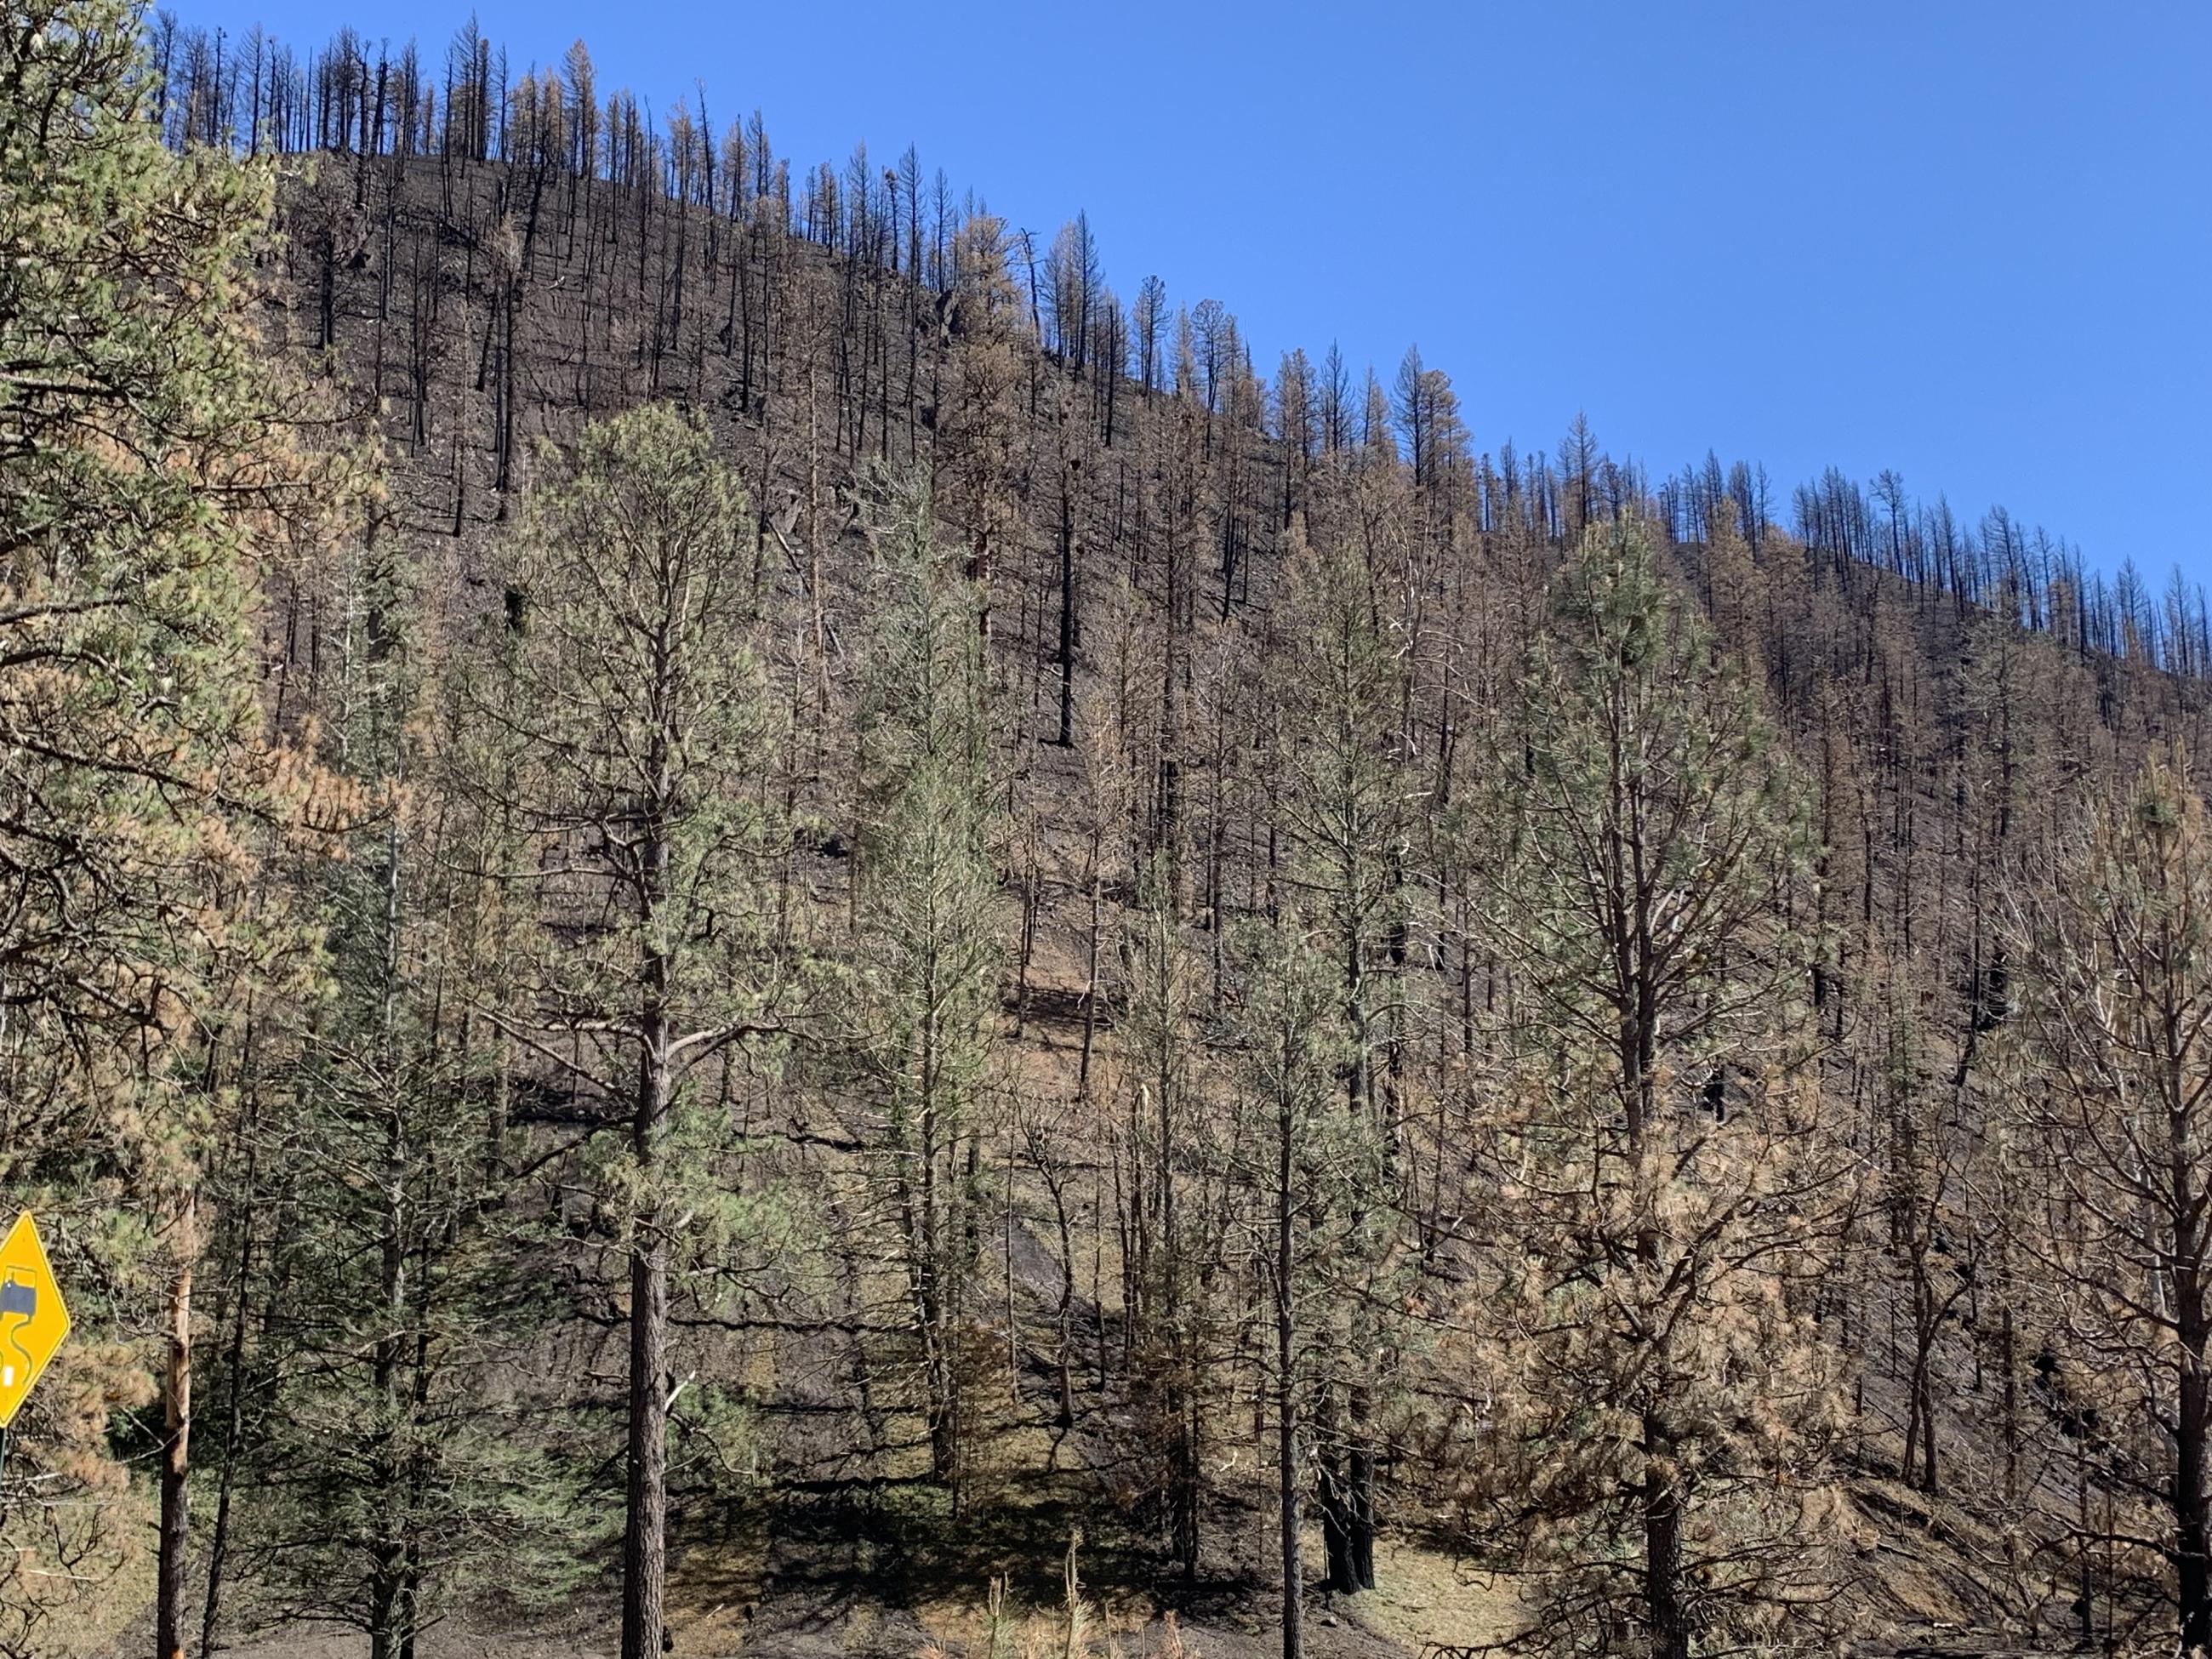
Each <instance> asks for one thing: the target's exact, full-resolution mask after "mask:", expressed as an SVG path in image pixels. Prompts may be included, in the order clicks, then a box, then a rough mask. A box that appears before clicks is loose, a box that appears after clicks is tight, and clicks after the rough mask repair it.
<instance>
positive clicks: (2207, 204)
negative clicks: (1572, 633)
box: [177, 0, 2212, 580]
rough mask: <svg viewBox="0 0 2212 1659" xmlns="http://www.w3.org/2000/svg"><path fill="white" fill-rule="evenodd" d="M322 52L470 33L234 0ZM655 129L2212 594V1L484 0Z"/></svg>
mask: <svg viewBox="0 0 2212 1659" xmlns="http://www.w3.org/2000/svg"><path fill="white" fill-rule="evenodd" d="M177 9H178V10H179V13H180V15H182V16H183V17H184V18H185V20H186V21H192V22H197V23H201V24H204V25H209V26H221V27H225V28H227V29H228V30H229V31H231V32H232V33H242V32H243V31H244V30H245V29H246V27H250V26H251V25H252V23H254V22H256V21H258V22H261V23H262V24H264V26H265V27H269V28H270V29H271V30H272V31H274V32H276V33H280V34H282V35H283V36H285V37H286V38H287V39H288V40H291V41H292V42H293V43H294V44H295V46H304V45H307V44H310V43H317V44H319V42H320V41H321V40H323V39H324V38H325V36H326V35H327V34H328V33H330V32H331V30H332V29H334V28H335V27H337V25H338V24H340V23H343V22H351V23H353V24H354V26H355V27H357V28H359V29H361V30H362V33H364V34H366V35H368V37H369V38H370V39H371V40H376V39H379V38H386V39H389V40H392V42H394V44H397V43H398V42H399V41H401V40H404V39H405V38H407V37H408V36H409V35H410V34H412V35H414V36H416V38H417V39H419V40H421V41H422V43H423V44H424V45H425V46H436V45H439V44H441V43H442V42H443V40H445V39H446V37H447V35H448V34H449V33H451V32H452V30H453V27H455V26H456V25H457V24H458V23H459V22H461V21H465V17H466V8H465V5H464V6H457V7H452V8H448V7H446V6H441V5H433V4H428V3H425V0H343V3H339V0H328V3H325V0H267V3H256V0H214V3H183V4H180V5H179V6H178V8H177ZM477 15H478V18H479V20H480V21H481V22H482V24H483V27H484V28H485V30H486V32H487V33H489V34H490V35H491V36H493V38H494V39H495V40H500V41H502V42H504V43H505V45H506V46H507V50H508V54H509V61H510V65H511V67H512V68H513V69H514V70H518V71H519V70H520V69H522V68H523V67H524V66H525V65H526V64H529V63H531V62H532V61H537V62H541V63H543V62H554V61H557V60H558V58H559V57H560V55H561V53H562V52H563V51H564V50H565V49H566V47H567V46H568V43H569V42H570V41H571V40H574V39H576V38H578V37H582V38H583V39H584V40H586V41H587V42H588V44H589V45H590V46H591V49H592V55H593V57H594V58H595V59H596V61H597V62H598V64H599V70H600V76H601V81H602V85H603V86H611V85H613V84H616V83H627V84H629V86H630V87H632V88H634V89H635V90H636V91H637V92H638V93H639V94H641V95H644V96H647V97H649V98H650V99H651V100H652V101H653V106H654V107H655V108H656V109H660V108H665V107H666V106H668V105H669V104H671V102H672V101H673V100H675V99H677V98H678V97H679V96H684V95H686V94H690V92H691V90H692V88H693V86H694V83H695V82H698V81H702V80H703V81H704V82H705V85H706V89H707V94H708V103H709V108H710V111H711V112H712V113H713V114H714V118H716V120H717V121H718V122H720V121H725V120H726V119H728V118H730V117H731V116H732V115H733V114H737V113H739V112H749V111H750V110H751V109H752V108H754V107H755V106H758V107H759V108H761V109H762V110H763V112H765V114H766V117H767V120H768V123H769V132H770V135H771V137H773V138H774V139H775V143H776V145H777V148H778V149H779V150H780V151H781V152H782V153H783V154H785V155H789V156H791V157H793V159H794V161H798V162H801V163H808V162H811V161H816V160H818V159H822V158H824V157H827V158H830V159H834V160H839V161H842V159H843V157H844V156H845V155H847V154H848V152H849V151H850V149H851V148H852V145H853V143H854V141H855V140H859V139H865V140H866V142H867V143H868V146H869V149H870V153H871V155H872V156H874V157H875V158H876V159H878V161H890V160H892V159H894V158H895V157H896V155H897V153H898V151H899V150H900V149H902V148H903V147H904V146H905V145H906V144H907V143H908V142H909V141H911V142H913V143H915V144H916V145H918V146H919V148H920V150H921V156H922V160H923V163H924V165H925V167H944V168H945V169H946V171H947V172H948V173H950V174H951V177H952V179H953V181H954V183H955V185H957V186H964V187H973V188H974V189H975V190H976V191H978V192H979V193H981V195H983V196H985V197H987V198H988V200H989V203H990V204H991V206H992V208H993V209H994V210H995V211H997V212H999V213H1000V214H1001V215H1002V216H1006V218H1008V219H1009V220H1011V221H1012V222H1014V223H1015V224H1017V225H1021V226H1025V227H1028V228H1032V229H1035V230H1037V231H1039V232H1040V233H1042V234H1049V233H1050V232H1051V230H1052V229H1053V228H1054V227H1055V226H1056V225H1057V224H1058V223H1059V222H1060V221H1061V220H1063V219H1065V218H1067V217H1069V216H1073V213H1074V212H1075V210H1077V209H1078V208H1081V209H1084V210H1086V211H1087V212H1088V213H1089V215H1090V217H1091V226H1092V228H1093V230H1094V231H1095V232H1096V233H1097V235H1098V237H1099V240H1100V244H1101V246H1102V249H1103V253H1104V256H1105V263H1106V267H1107V271H1108V275H1109V278H1110V279H1111V280H1112V281H1113V283H1115V286H1116V287H1117V288H1118V289H1120V290H1121V292H1122V294H1123V295H1124V296H1125V297H1126V296H1127V295H1129V294H1131V293H1133V291H1134V289H1135V287H1136V285H1137V283H1138V282H1139V280H1140V279H1141V278H1142V277H1143V276H1145V275H1146V273H1148V272H1155V271H1156V272H1158V274H1159V275H1160V276H1162V277H1163V278H1164V280H1165V281H1166V282H1167V283H1168V287H1169V292H1170V296H1171V297H1172V298H1173V299H1175V300H1176V301H1181V302H1183V303H1186V304H1194V303H1195V302H1196V301H1199V300H1200V299H1201V298H1205V297H1207V296H1212V297H1214V298H1217V299H1219V300H1220V301H1223V302H1224V303H1225V304H1226V305H1227V306H1228V307H1230V309H1231V311H1233V312H1235V313H1237V316H1238V317H1239V319H1241V321H1242V322H1243V326H1244V329H1245V331H1246V334H1247V337H1248V338H1249V339H1250V340H1251V341H1252V343H1253V345H1254V349H1255V356H1256V358H1257V360H1258V362H1259V366H1260V368H1261V372H1262V373H1263V374H1272V371H1273V363H1274V359H1275V357H1276V356H1277V354H1278V353H1279V352H1280V351H1281V350H1282V349H1285V348H1287V347H1289V346H1291V345H1297V344H1303V345H1304V346H1306V347H1307V348H1308V349H1310V350H1311V351H1313V352H1314V353H1315V354H1316V356H1317V355H1318V354H1319V353H1320V352H1321V351H1322V350H1323V349H1326V348H1327V346H1328V343H1329V342H1330V341H1331V340H1332V339H1334V340H1337V341H1339V342H1340V343H1341V345H1342V347H1343V349H1344V351H1345V353H1346V356H1347V357H1348V358H1350V359H1351V360H1352V362H1354V363H1355V365H1356V364H1358V363H1362V362H1367V361H1372V362H1375V363H1376V365H1377V367H1378V368H1381V369H1382V370H1383V373H1384V374H1385V375H1386V378H1387V376H1388V374H1389V372H1390V371H1391V370H1392V369H1393V368H1395V365H1396V363H1397V361H1398V359H1399V357H1400V356H1401V354H1402V353H1403V352H1404V350H1405V349H1406V347H1407V345H1408V344H1409V343H1419V346H1420V349H1421V352H1422V355H1423V356H1424V358H1425V360H1426V362H1428V363H1429V364H1430V366H1431V367H1433V368H1443V369H1444V370H1445V371H1446V372H1448V373H1449V374H1450V375H1451V377H1452V380H1453V382H1454V384H1455V387H1456V388H1457V390H1458V392H1459V394H1460V398H1461V402H1462V409H1463V410H1464V412H1465V414H1466V416H1467V418H1468V424H1469V426H1470V428H1471V429H1472V430H1473V432H1474V435H1475V437H1476V440H1477V441H1478V442H1479V443H1480V445H1481V446H1482V447H1486V448H1494V447H1496V445H1497V444H1498V442H1499V441H1502V440H1504V439H1505V438H1507V437H1509V436H1510V437H1511V438H1512V439H1514V440H1515V441H1516V442H1517V443H1519V444H1520V445H1521V446H1522V447H1523V448H1524V449H1525V448H1528V447H1536V446H1542V447H1549V446H1550V445H1552V444H1553V442H1554V441H1556V440H1557V439H1558V437H1559V434H1560V433H1561V432H1562V431H1563V430H1564V429H1565V427H1566V425H1567V422H1569V420H1570V419H1571V417H1572V416H1573V415H1574V414H1575V412H1576V410H1577V409H1581V410H1587V411H1588V413H1589V417H1590V419H1591V422H1593V424H1594V425H1595V428H1596V429H1597V431H1598V435H1599V436H1600V438H1601V440H1602V441H1604V442H1605V444H1606V446H1607V447H1608V448H1609V449H1610V450H1612V451H1613V453H1616V454H1620V453H1628V454H1633V455H1635V456H1636V457H1638V459H1642V460H1644V462H1645V463H1646V464H1647V465H1650V468H1651V469H1652V471H1654V473H1655V474H1658V473H1663V472H1666V471H1671V470H1673V469H1674V468H1675V467H1677V466H1679V465H1680V464H1681V463H1683V462H1685V461H1686V460H1691V459H1698V458H1701V457H1702V456H1703V455H1704V453H1705V450H1706V448H1707V447H1713V448H1715V449H1717V450H1718V451H1719V452H1720V453H1721V456H1722V458H1723V460H1727V459H1734V458H1735V457H1737V456H1743V457H1747V458H1750V459H1759V460H1764V461H1765V463H1766V464H1767V465H1768V467H1769V469H1770V471H1771V473H1772V475H1773V477H1774V478H1775V480H1776V483H1778V485H1779V486H1782V487H1783V488H1784V489H1786V488H1787V487H1788V486H1789V485H1791V484H1794V483H1798V482H1800V481H1802V479H1804V478H1806V477H1810V476H1812V475H1813V474H1814V472H1816V471H1818V470H1819V469H1820V467H1822V466H1824V465H1828V464H1830V463H1833V464H1835V465H1839V466H1841V467H1843V468H1844V469H1845V470H1846V471H1850V472H1851V473H1853V474H1855V475H1857V476H1859V477H1871V476H1872V474H1873V473H1874V472H1875V471H1878V470H1879V469H1881V468H1882V467H1884V466H1894V467H1896V468H1898V469H1899V471H1902V472H1903V473H1904V475H1905V480H1906V483H1908V485H1909V486H1911V488H1912V489H1914V490H1915V492H1916V493H1918V494H1921V495H1927V496H1930V497H1932V496H1933V495H1935V494H1936V491H1938V490H1939V489H1940V490H1942V491H1945V492H1947V493H1948V495H1949V497H1950V500H1951V502H1952V505H1953V506H1954V507H1955V508H1958V509H1960V510H1961V511H1962V512H1964V513H1968V514H1978V513H1980V512H1981V510H1982V509H1983V508H1984V507H1986V506H1988V505H1989V504H1990V502H1992V501H2002V502H2003V503H2005V504H2006V505H2007V506H2008V507H2010V508H2011V509H2012V510H2013V512H2014V513H2015V515H2017V516H2019V517H2020V518H2021V519H2023V520H2027V521H2030V522H2040V523H2042V524H2044V525H2045V526H2047V527H2049V528H2050V529H2051V530H2052V531H2053V532H2057V533H2059V534H2063V535H2064V536H2066V537H2068V538H2070V539H2072V540H2074V541H2075V542H2077V543H2079V544H2081V546H2082V547H2083V549H2084V550H2085V551H2086V552H2087V554H2088V556H2089V557H2090V559H2091V560H2092V562H2094V563H2096V564H2100V565H2102V566H2105V567H2106V568H2112V567H2114V566H2117V565H2118V562H2119V561H2120V559H2121V558H2122V557H2123V556H2128V555H2132V556H2134V557H2135V558H2136V560H2137V562H2139V563H2141V564H2142V565H2143V566H2144V567H2145V568H2147V569H2148V570H2149V571H2152V572H2160V571H2163V570H2164V569H2165V568H2167V567H2168V566H2169V565H2171V564H2173V563H2175V562H2179V563H2180V564H2181V565H2182V566H2183V568H2185V570H2187V571H2188V572H2189V573H2190V574H2191V575H2192V576H2194V577H2197V578H2200V579H2204V580H2212V530H2208V528H2207V526H2206V518H2205V514H2204V513H2203V511H2202V509H2201V508H2200V507H2199V506H2198V497H2199V496H2200V495H2202V494H2203V489H2204V486H2205V484H2206V483H2207V482H2208V471H2212V318H2208V311H2207V303H2208V300H2212V3H2207V0H2190V3H2180V0H2124V3H2119V4H2114V5H2111V6H2093V5H2083V4H2080V3H2074V4H2065V5H2061V4H2056V3H2047V0H2024V3H2009V4H2000V3H1994V0H1983V3H1971V4H1970V3H1950V4H1946V3H1942V0H1920V3H1912V4H1899V3H1888V0H1873V3H1869V0H1851V3H1836V0H1810V3H1808V0H1764V3H1741V4H1717V3H1713V4H1707V3H1698V0H1643V3H1632V0H1618V3H1614V0H1605V3H1601V0H1579V3H1577V0H1516V3H1513V4H1511V5H1493V4H1489V3H1463V4H1444V3H1431V4H1426V5H1413V4H1405V3H1397V0H1369V3H1363V4H1358V5H1352V6H1325V5H1310V4H1301V3H1282V0H1276V3H1264V0H1242V3H1206V0H1185V3H1182V4H1176V5H1170V4H1161V3H1157V0H1116V3H1111V4H1106V5H1085V6H1073V5H1054V4H1046V3H1036V4H1030V5H1016V4H1005V3H991V4H982V3H963V0H936V3H933V4H927V5H924V4H920V3H914V0H908V3H904V4H886V3H878V0H847V3H842V4H836V5H822V4H799V3H788V0H787V3H781V4H777V3H769V4H761V3H753V4H744V5H735V6H723V5H699V6H687V5H674V4H665V3H654V0H630V3H626V4H622V5H616V4H612V3H609V0H533V3H528V4H520V3H513V0H484V3H481V4H479V5H478V6H477Z"/></svg>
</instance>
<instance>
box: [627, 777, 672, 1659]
mask: <svg viewBox="0 0 2212 1659" xmlns="http://www.w3.org/2000/svg"><path fill="white" fill-rule="evenodd" d="M656 746H657V747H658V745H656ZM653 758H654V765H653V781H654V784H655V787H656V793H657V794H658V796H659V801H658V803H657V805H665V803H666V802H667V801H668V800H669V799H670V796H671V793H672V791H671V789H670V788H669V787H667V783H666V770H667V766H668V765H669V763H670V761H669V757H668V754H667V753H666V752H665V751H663V752H660V753H656V755H655V756H654V757H653ZM668 860H669V848H668V843H667V840H666V838H665V836H659V835H656V836H652V837H650V838H649V839H648V841H647V845H646V846H645V847H644V848H642V849H641V862H642V865H643V881H642V883H641V892H640V894H639V898H640V901H641V902H640V907H639V908H640V917H641V922H642V924H643V925H644V926H645V927H647V928H650V927H652V926H653V913H654V911H655V909H656V908H657V907H658V905H659V900H660V896H661V893H662V890H663V889H664V886H665V882H666V879H667V870H668ZM643 969H644V971H643V974H642V975H641V978H642V979H643V981H644V992H645V995H644V999H643V1008H642V1013H643V1018H641V1020H640V1022H639V1038H640V1041H639V1044H638V1048H639V1056H638V1058H639V1064H638V1085H637V1121H636V1124H635V1129H634V1131H633V1135H632V1140H633V1145H634V1148H635V1153H636V1156H637V1162H638V1172H639V1179H640V1182H641V1185H642V1186H643V1188H644V1189H645V1192H646V1201H645V1210H644V1213H643V1214H642V1215H641V1216H640V1217H639V1218H638V1220H637V1228H638V1233H637V1237H636V1240H635V1243H633V1244H632V1245H631V1247H630V1273H629V1491H628V1493H627V1497H628V1503H629V1508H628V1513H627V1515H626V1516H625V1517H624V1523H623V1628H622V1659H659V1655H660V1652H661V1649H662V1627H661V1616H662V1602H663V1598H664V1595H665V1590H666V1587H667V1576H668V1389H667V1376H668V1239H667V1235H666V1234H665V1232H664V1231H662V1227H661V1216H660V1206H659V1198H658V1194H657V1193H656V1192H655V1190H654V1188H655V1184H656V1183H657V1182H659V1176H660V1171H659V1160H660V1151H661V1143H662V1141H663V1140H664V1139H665V1137H666V1134H667V1129H668V1108H669V1100H670V1091H671V1086H672V1079H671V1062H670V1055H669V1034H668V1010H667V999H668V992H669V974H670V963H669V961H668V958H667V957H666V955H665V953H664V952H662V951H659V950H657V949H655V948H653V946H652V945H648V946H647V951H646V954H645V961H644V963H643Z"/></svg>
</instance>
